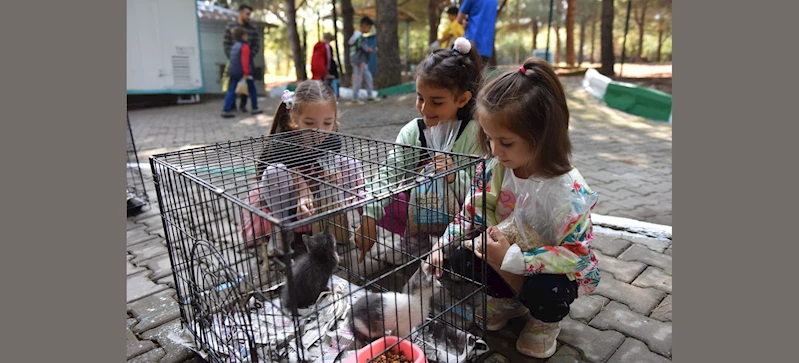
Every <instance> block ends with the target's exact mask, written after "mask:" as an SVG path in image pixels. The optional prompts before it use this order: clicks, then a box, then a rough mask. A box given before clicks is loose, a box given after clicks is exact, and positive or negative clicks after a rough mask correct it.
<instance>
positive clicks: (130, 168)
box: [126, 116, 150, 215]
mask: <svg viewBox="0 0 799 363" xmlns="http://www.w3.org/2000/svg"><path fill="white" fill-rule="evenodd" d="M127 139H128V140H127V148H126V149H127V154H128V162H127V164H126V170H127V172H126V175H127V190H126V194H127V206H128V215H135V214H138V213H139V212H141V209H142V208H143V207H144V206H145V205H147V203H148V202H149V201H150V200H149V197H148V196H147V190H146V189H145V188H144V178H143V177H142V173H141V166H140V165H139V155H138V154H137V153H136V143H134V142H133V128H131V127H130V116H128V132H127Z"/></svg>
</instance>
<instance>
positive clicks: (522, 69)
mask: <svg viewBox="0 0 799 363" xmlns="http://www.w3.org/2000/svg"><path fill="white" fill-rule="evenodd" d="M519 72H522V74H525V73H527V69H525V68H524V66H521V67H519Z"/></svg>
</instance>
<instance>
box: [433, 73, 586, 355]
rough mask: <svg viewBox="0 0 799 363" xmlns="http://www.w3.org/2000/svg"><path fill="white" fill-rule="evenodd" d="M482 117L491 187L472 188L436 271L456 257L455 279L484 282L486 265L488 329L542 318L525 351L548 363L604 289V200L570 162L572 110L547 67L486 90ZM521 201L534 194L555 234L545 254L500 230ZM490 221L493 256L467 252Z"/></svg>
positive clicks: (522, 344)
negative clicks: (563, 331)
mask: <svg viewBox="0 0 799 363" xmlns="http://www.w3.org/2000/svg"><path fill="white" fill-rule="evenodd" d="M475 118H476V119H477V121H478V122H479V123H480V126H481V128H482V130H481V132H480V134H479V139H480V141H481V142H480V145H482V146H483V147H484V148H485V149H486V151H487V152H490V153H491V155H492V156H491V157H490V158H489V159H488V160H487V161H486V164H485V174H486V176H487V182H486V184H485V185H482V183H473V184H472V191H471V192H470V195H469V196H468V197H467V198H466V204H465V205H464V207H463V210H462V211H461V213H460V215H459V216H458V218H456V219H455V221H454V222H453V223H451V224H450V226H449V228H448V231H447V232H446V233H445V234H444V236H442V238H441V239H440V240H439V242H438V244H437V245H436V246H434V247H433V252H432V253H431V254H430V256H429V257H428V262H430V263H431V265H430V266H429V268H430V269H431V270H433V272H434V273H435V274H436V276H438V277H441V275H442V272H441V269H440V266H442V262H444V259H445V258H447V257H448V260H449V264H448V266H449V267H450V268H451V269H452V271H454V272H455V273H458V274H461V275H464V276H467V277H472V278H476V279H479V278H480V277H479V275H477V276H476V273H475V271H482V270H481V269H482V266H484V264H487V265H488V266H486V267H487V271H488V274H487V281H484V282H485V284H486V286H487V293H488V295H489V296H490V297H489V298H488V300H487V304H488V306H487V309H486V310H487V315H488V316H487V317H486V325H487V328H488V330H492V331H493V330H499V329H502V328H503V327H504V326H505V324H507V322H508V320H509V319H511V318H514V317H519V316H522V315H525V314H527V313H528V312H529V313H531V314H532V316H533V319H532V320H530V321H529V322H528V323H527V325H526V326H525V328H524V330H522V332H521V335H520V336H519V339H518V340H517V342H516V349H517V350H518V351H519V352H521V353H523V354H525V355H528V356H531V357H535V358H547V357H550V356H552V355H553V354H554V353H555V347H556V339H557V337H558V334H559V333H560V321H561V320H562V319H563V318H564V317H566V316H567V315H568V314H569V305H570V304H571V303H572V302H573V301H574V300H575V299H576V298H577V297H578V296H581V295H584V294H587V293H590V292H592V291H593V290H594V289H595V288H596V286H597V285H598V284H599V269H598V268H597V260H596V257H595V256H594V253H593V252H592V251H591V248H590V244H591V239H592V238H593V235H592V225H591V210H592V209H593V207H594V205H596V202H597V195H596V193H595V192H593V191H592V190H591V189H590V188H589V187H588V185H587V184H586V183H585V180H584V179H583V177H582V176H581V175H580V173H579V172H578V171H577V169H576V168H574V167H573V166H572V165H571V162H570V161H569V156H570V154H571V142H570V141H569V109H568V107H567V105H566V96H565V93H564V91H563V87H562V85H561V83H560V81H559V80H558V77H557V75H555V71H554V70H553V68H552V67H551V66H550V65H549V64H548V63H547V62H546V61H544V60H541V59H538V58H530V59H528V60H527V61H526V62H525V63H524V65H523V66H522V67H521V68H519V69H517V70H515V71H510V72H507V73H505V74H503V75H502V76H500V77H499V78H496V79H494V80H493V81H491V82H490V83H489V84H487V85H486V86H485V88H484V89H483V90H482V91H481V92H480V94H479V95H478V96H477V106H476V109H475ZM475 174H476V175H482V171H481V170H478V171H476V172H475ZM522 195H525V196H528V197H530V196H531V197H532V198H531V199H528V200H533V201H535V204H531V205H532V206H534V207H533V208H534V209H535V211H536V213H540V214H541V215H545V216H546V217H545V218H546V220H548V221H550V222H551V223H548V224H547V225H549V226H556V227H552V228H551V231H550V230H546V231H542V230H539V231H536V232H537V233H539V234H541V235H551V236H553V240H554V241H551V242H550V243H548V244H546V245H545V246H544V247H538V248H534V249H532V250H522V249H521V248H520V247H519V245H516V244H514V245H510V243H509V242H508V239H507V236H505V235H503V234H502V233H501V232H500V231H499V230H498V229H497V228H496V227H495V226H496V225H497V224H499V222H501V221H502V220H504V219H505V218H508V217H509V216H510V215H511V213H512V212H513V210H514V208H516V207H517V206H518V205H517V202H518V201H519V199H517V198H518V197H520V196H522ZM483 197H485V205H486V209H485V210H483V209H482V207H483ZM477 198H479V199H477ZM553 211H554V213H553ZM483 221H485V223H486V225H488V226H490V227H489V228H488V230H487V231H486V235H487V236H486V240H487V245H486V250H485V251H482V252H480V251H472V250H470V249H469V248H473V247H469V248H467V247H464V246H463V245H460V243H459V242H458V241H459V237H460V236H462V235H463V234H464V233H466V232H469V231H470V230H473V228H472V227H473V226H474V225H473V223H474V224H476V223H482V222H483ZM525 223H527V222H525Z"/></svg>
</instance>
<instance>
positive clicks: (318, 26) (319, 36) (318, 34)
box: [316, 10, 322, 40]
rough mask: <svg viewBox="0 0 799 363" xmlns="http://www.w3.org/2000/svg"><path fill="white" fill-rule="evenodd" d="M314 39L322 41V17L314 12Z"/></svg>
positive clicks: (317, 12)
mask: <svg viewBox="0 0 799 363" xmlns="http://www.w3.org/2000/svg"><path fill="white" fill-rule="evenodd" d="M316 38H317V39H319V40H322V15H321V14H319V10H317V11H316Z"/></svg>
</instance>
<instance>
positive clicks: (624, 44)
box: [619, 0, 633, 78]
mask: <svg viewBox="0 0 799 363" xmlns="http://www.w3.org/2000/svg"><path fill="white" fill-rule="evenodd" d="M632 3H633V2H632V0H627V20H625V21H624V40H623V41H622V43H621V44H622V45H621V67H620V68H619V78H621V74H622V72H624V58H625V57H626V55H627V54H626V51H627V30H628V29H629V28H630V8H631V7H632Z"/></svg>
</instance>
